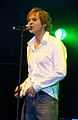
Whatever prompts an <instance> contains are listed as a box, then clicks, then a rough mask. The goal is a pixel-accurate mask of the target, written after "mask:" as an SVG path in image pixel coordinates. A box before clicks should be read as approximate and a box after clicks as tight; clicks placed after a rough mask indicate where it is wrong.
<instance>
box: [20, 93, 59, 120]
mask: <svg viewBox="0 0 78 120" xmlns="http://www.w3.org/2000/svg"><path fill="white" fill-rule="evenodd" d="M25 102H26V104H25V105H24V107H25V108H24V111H23V112H24V116H23V117H22V118H21V120H57V119H58V102H57V101H56V100H55V99H54V98H52V97H51V96H49V95H48V94H43V95H39V94H37V95H36V96H35V97H28V96H27V97H26V101H25Z"/></svg>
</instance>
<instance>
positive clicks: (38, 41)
mask: <svg viewBox="0 0 78 120" xmlns="http://www.w3.org/2000/svg"><path fill="white" fill-rule="evenodd" d="M44 33H45V31H41V32H39V33H38V34H36V35H35V39H36V42H37V43H41V40H42V37H43V35H44Z"/></svg>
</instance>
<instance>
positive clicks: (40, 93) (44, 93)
mask: <svg viewBox="0 0 78 120" xmlns="http://www.w3.org/2000/svg"><path fill="white" fill-rule="evenodd" d="M37 94H38V95H48V96H50V95H49V94H48V93H46V92H44V91H39V92H38V93H37ZM50 97H51V98H52V99H53V100H54V101H56V102H57V99H56V98H54V97H52V96H50Z"/></svg>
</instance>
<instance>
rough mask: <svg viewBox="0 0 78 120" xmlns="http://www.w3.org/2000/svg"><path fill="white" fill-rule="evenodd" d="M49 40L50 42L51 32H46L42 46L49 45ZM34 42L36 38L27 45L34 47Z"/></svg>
mask: <svg viewBox="0 0 78 120" xmlns="http://www.w3.org/2000/svg"><path fill="white" fill-rule="evenodd" d="M48 40H49V32H48V31H46V32H45V33H44V35H43V37H42V41H41V43H42V45H45V44H47V42H48ZM34 42H35V36H34V37H33V38H32V39H31V40H30V41H29V42H28V43H27V44H28V46H32V45H33V44H34Z"/></svg>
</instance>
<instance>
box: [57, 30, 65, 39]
mask: <svg viewBox="0 0 78 120" xmlns="http://www.w3.org/2000/svg"><path fill="white" fill-rule="evenodd" d="M66 35H67V34H66V31H65V30H64V29H63V28H59V29H57V30H56V31H55V36H56V37H57V38H59V39H60V40H64V39H65V37H66Z"/></svg>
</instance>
